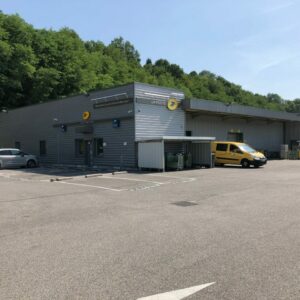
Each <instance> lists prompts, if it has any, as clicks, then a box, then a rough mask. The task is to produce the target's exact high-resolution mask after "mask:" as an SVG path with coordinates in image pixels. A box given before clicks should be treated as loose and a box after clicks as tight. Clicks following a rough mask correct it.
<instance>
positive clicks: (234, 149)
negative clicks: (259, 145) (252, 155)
mask: <svg viewBox="0 0 300 300" xmlns="http://www.w3.org/2000/svg"><path fill="white" fill-rule="evenodd" d="M229 151H230V152H233V153H240V154H242V153H243V152H242V151H241V150H240V148H239V147H238V146H236V145H230V150H229Z"/></svg>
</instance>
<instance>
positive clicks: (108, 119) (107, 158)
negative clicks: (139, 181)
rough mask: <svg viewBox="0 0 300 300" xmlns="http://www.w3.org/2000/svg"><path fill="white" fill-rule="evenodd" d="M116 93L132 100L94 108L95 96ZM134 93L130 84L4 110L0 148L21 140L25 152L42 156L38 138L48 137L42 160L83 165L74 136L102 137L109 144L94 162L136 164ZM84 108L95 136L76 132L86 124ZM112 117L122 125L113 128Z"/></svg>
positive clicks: (1, 117)
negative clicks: (88, 115) (83, 118)
mask: <svg viewBox="0 0 300 300" xmlns="http://www.w3.org/2000/svg"><path fill="white" fill-rule="evenodd" d="M114 95H119V96H117V97H125V98H128V99H131V102H130V101H128V102H129V103H126V104H122V105H113V106H107V107H101V108H94V106H93V104H94V103H95V101H94V100H93V99H97V98H102V97H106V96H108V97H110V96H114ZM133 96H134V85H133V84H131V85H127V86H122V87H118V88H114V89H110V90H104V91H98V92H93V93H91V94H88V95H80V96H74V97H70V98H66V99H63V100H58V101H52V102H51V101H50V102H47V103H45V104H38V105H33V106H28V107H24V108H20V109H15V110H11V111H9V112H8V113H7V114H4V113H1V114H0V147H14V146H15V142H20V143H21V148H22V150H23V151H26V152H29V153H32V154H35V155H37V156H39V141H40V140H45V141H46V143H47V155H45V156H41V157H40V161H41V162H42V163H60V164H73V165H75V164H76V165H78V164H79V165H83V164H84V157H76V156H75V139H79V138H83V139H90V138H94V137H99V138H103V139H104V141H105V142H107V147H106V148H105V149H104V154H103V156H101V157H99V158H96V159H95V160H94V163H95V164H97V165H98V164H101V165H113V166H119V165H120V164H121V163H122V164H123V166H135V150H134V149H135V145H134V139H135V134H134V103H133ZM84 111H89V112H91V118H90V120H89V121H88V122H89V123H91V124H93V127H94V133H93V134H92V135H85V134H80V133H76V130H75V128H76V127H78V126H80V124H84V122H83V121H82V113H83V112H84ZM113 119H120V122H121V126H120V127H119V128H113V126H112V120H113ZM99 121H101V122H99ZM61 124H66V125H67V131H66V132H62V131H61V129H60V127H59V125H61ZM123 142H127V145H126V146H124V145H123ZM121 156H123V158H122V157H121Z"/></svg>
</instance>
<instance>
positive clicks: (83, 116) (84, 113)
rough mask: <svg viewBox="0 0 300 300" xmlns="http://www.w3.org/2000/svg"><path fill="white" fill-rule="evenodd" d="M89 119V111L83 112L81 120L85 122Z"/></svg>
mask: <svg viewBox="0 0 300 300" xmlns="http://www.w3.org/2000/svg"><path fill="white" fill-rule="evenodd" d="M90 117H91V113H90V112H89V111H85V112H83V113H82V119H83V120H85V121H87V120H88V119H89V118H90Z"/></svg>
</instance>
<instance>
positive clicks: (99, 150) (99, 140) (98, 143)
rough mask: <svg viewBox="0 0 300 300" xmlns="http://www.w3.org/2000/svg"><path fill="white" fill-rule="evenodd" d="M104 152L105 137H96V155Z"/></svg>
mask: <svg viewBox="0 0 300 300" xmlns="http://www.w3.org/2000/svg"><path fill="white" fill-rule="evenodd" d="M102 153H103V139H102V138H97V139H94V156H99V155H101V154H102Z"/></svg>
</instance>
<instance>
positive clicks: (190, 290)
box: [137, 282, 215, 300]
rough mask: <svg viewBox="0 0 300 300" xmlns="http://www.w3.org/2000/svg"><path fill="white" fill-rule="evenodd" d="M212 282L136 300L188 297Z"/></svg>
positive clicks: (165, 299)
mask: <svg viewBox="0 0 300 300" xmlns="http://www.w3.org/2000/svg"><path fill="white" fill-rule="evenodd" d="M213 284H215V282H210V283H206V284H201V285H197V286H192V287H189V288H186V289H181V290H175V291H171V292H166V293H162V294H157V295H152V296H148V297H143V298H138V299H137V300H181V299H184V298H186V297H189V296H191V295H193V294H195V293H197V292H199V291H201V290H203V289H205V288H207V287H209V286H210V285H213Z"/></svg>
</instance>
